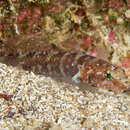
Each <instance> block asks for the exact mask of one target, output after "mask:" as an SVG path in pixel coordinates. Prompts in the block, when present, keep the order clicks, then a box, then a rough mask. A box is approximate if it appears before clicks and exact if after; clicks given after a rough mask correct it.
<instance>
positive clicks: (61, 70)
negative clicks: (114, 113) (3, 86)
mask: <svg viewBox="0 0 130 130" xmlns="http://www.w3.org/2000/svg"><path fill="white" fill-rule="evenodd" d="M3 61H4V62H5V63H11V64H12V65H21V66H22V67H23V68H24V69H27V70H33V71H35V72H38V73H40V74H47V75H49V76H52V77H59V78H62V79H66V78H69V79H70V80H71V81H72V82H74V83H75V84H77V85H79V87H80V84H82V83H83V84H84V85H86V86H88V85H89V86H91V87H94V88H104V89H108V90H112V91H125V90H126V89H127V87H126V86H125V85H124V84H123V83H122V82H120V81H119V80H118V79H116V78H115V77H113V76H112V73H113V72H114V71H115V72H116V71H120V73H121V74H122V75H123V76H125V73H124V71H123V69H122V68H120V67H117V66H114V65H112V64H110V63H109V62H107V61H104V60H102V59H98V58H96V57H93V56H90V55H87V54H85V53H76V52H62V51H59V50H58V49H57V50H51V51H50V50H49V51H44V52H41V53H39V54H34V53H33V54H28V55H26V56H24V57H4V58H3Z"/></svg>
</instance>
